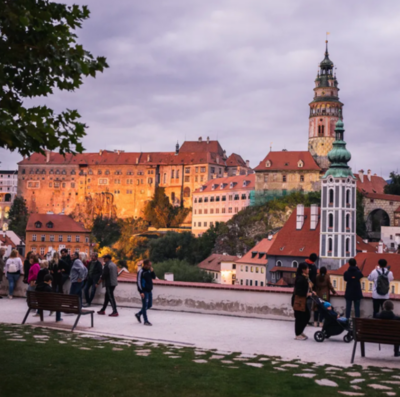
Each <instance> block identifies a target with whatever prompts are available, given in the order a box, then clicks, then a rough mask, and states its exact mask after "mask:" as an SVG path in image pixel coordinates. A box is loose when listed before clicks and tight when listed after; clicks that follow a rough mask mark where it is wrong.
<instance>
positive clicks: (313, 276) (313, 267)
mask: <svg viewBox="0 0 400 397" xmlns="http://www.w3.org/2000/svg"><path fill="white" fill-rule="evenodd" d="M317 260H318V255H317V254H311V255H310V256H309V258H308V259H306V263H307V265H308V268H309V269H310V271H309V273H308V278H309V279H310V281H311V282H312V283H313V285H315V282H316V278H317V273H318V268H317V265H316V264H315V262H317Z"/></svg>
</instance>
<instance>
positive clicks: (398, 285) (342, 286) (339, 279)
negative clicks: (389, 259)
mask: <svg viewBox="0 0 400 397" xmlns="http://www.w3.org/2000/svg"><path fill="white" fill-rule="evenodd" d="M330 277H331V281H332V284H333V286H334V288H335V290H336V291H338V292H345V291H346V284H347V283H346V282H345V281H344V279H343V276H336V275H330ZM361 286H362V287H363V292H366V293H372V289H373V283H372V282H371V281H369V280H368V278H367V277H364V278H362V279H361ZM393 288H394V289H393ZM390 294H395V295H400V281H398V280H395V281H392V282H391V283H390Z"/></svg>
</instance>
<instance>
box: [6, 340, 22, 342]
mask: <svg viewBox="0 0 400 397" xmlns="http://www.w3.org/2000/svg"><path fill="white" fill-rule="evenodd" d="M7 340H9V341H11V342H26V339H7Z"/></svg>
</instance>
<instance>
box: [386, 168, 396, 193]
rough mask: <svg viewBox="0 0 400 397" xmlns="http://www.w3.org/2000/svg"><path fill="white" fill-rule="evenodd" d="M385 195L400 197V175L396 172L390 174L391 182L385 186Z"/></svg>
mask: <svg viewBox="0 0 400 397" xmlns="http://www.w3.org/2000/svg"><path fill="white" fill-rule="evenodd" d="M385 193H386V194H395V195H397V196H400V174H397V173H396V172H394V171H393V172H391V173H390V182H389V183H388V184H387V185H386V186H385Z"/></svg>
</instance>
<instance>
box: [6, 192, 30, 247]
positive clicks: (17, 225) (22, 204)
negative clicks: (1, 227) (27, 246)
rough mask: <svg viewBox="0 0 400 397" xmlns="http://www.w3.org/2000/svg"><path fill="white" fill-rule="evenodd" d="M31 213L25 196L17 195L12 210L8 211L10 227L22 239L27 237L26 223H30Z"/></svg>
mask: <svg viewBox="0 0 400 397" xmlns="http://www.w3.org/2000/svg"><path fill="white" fill-rule="evenodd" d="M28 218H29V213H28V207H27V206H26V201H25V199H24V198H23V197H19V196H17V197H15V199H14V202H13V204H12V205H11V208H10V211H9V212H8V219H9V224H8V229H9V230H12V231H13V232H15V234H16V235H17V236H18V237H20V238H21V239H25V231H26V225H27V223H28Z"/></svg>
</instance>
